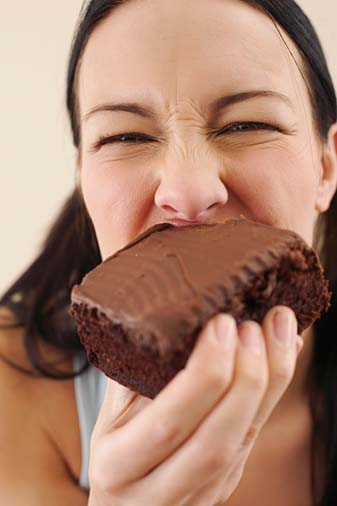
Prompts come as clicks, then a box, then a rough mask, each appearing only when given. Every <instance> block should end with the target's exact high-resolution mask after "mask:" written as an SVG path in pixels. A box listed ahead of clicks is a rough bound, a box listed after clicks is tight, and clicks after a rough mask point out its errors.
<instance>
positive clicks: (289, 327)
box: [273, 310, 294, 348]
mask: <svg viewBox="0 0 337 506" xmlns="http://www.w3.org/2000/svg"><path fill="white" fill-rule="evenodd" d="M273 323H274V335H275V337H276V339H277V340H278V341H279V342H282V343H284V344H285V346H286V347H287V348H290V346H291V343H292V338H293V329H294V327H293V315H292V313H290V312H289V311H281V310H278V311H276V313H275V314H274V318H273Z"/></svg>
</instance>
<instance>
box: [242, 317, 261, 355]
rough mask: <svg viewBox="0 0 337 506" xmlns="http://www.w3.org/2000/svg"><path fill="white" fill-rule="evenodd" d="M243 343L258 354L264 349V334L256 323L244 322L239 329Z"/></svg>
mask: <svg viewBox="0 0 337 506" xmlns="http://www.w3.org/2000/svg"><path fill="white" fill-rule="evenodd" d="M239 336H240V340H241V342H242V344H243V345H244V346H245V348H247V349H248V350H250V351H252V352H253V353H255V354H256V355H261V354H262V350H263V343H262V336H261V333H260V331H259V329H258V328H257V327H256V326H255V325H246V324H244V323H243V324H242V325H241V327H240V330H239Z"/></svg>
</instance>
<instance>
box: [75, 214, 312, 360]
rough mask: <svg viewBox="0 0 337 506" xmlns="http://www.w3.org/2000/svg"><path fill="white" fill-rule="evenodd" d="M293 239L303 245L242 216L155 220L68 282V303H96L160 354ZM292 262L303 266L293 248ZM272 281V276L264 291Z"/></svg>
mask: <svg viewBox="0 0 337 506" xmlns="http://www.w3.org/2000/svg"><path fill="white" fill-rule="evenodd" d="M294 244H295V245H296V247H297V249H298V247H299V246H300V249H302V250H305V249H306V248H309V247H308V246H307V245H306V244H305V242H304V241H303V239H302V238H301V237H300V236H299V235H298V234H296V233H295V232H292V231H289V230H283V229H276V228H274V227H271V226H269V225H264V224H260V223H256V222H253V221H250V220H246V219H239V220H228V221H226V222H225V223H222V224H214V225H192V226H187V227H179V228H177V227H174V226H173V225H171V224H167V223H164V224H160V225H155V226H153V227H151V228H150V229H149V230H147V231H146V232H144V233H143V234H141V235H140V236H138V237H137V238H136V239H135V240H134V241H132V242H131V243H129V244H128V245H126V246H125V247H124V248H122V249H120V250H119V251H117V252H116V253H114V254H113V255H111V256H110V257H109V258H107V259H106V260H105V261H104V262H103V263H102V264H101V265H99V266H98V267H97V268H96V269H94V270H93V271H91V272H90V273H89V274H87V275H86V276H85V277H84V279H83V281H82V283H81V285H76V286H75V287H74V288H73V292H72V301H73V302H74V303H82V302H84V303H86V304H88V306H89V307H96V308H97V309H98V311H101V312H103V313H104V314H105V315H107V316H108V318H110V319H111V320H113V321H114V322H116V323H120V324H121V325H122V326H123V328H125V329H127V331H128V333H129V336H130V337H131V339H132V336H134V339H135V340H136V339H137V332H138V331H139V330H140V329H141V334H142V339H144V340H145V341H148V342H150V341H151V339H152V338H153V336H156V343H157V346H158V349H159V352H160V354H165V353H166V352H167V350H168V349H169V347H170V346H171V345H172V341H173V340H174V341H175V344H176V346H177V343H178V342H179V339H180V337H181V336H180V333H181V332H183V333H184V334H185V335H186V333H188V332H189V331H191V332H192V331H193V330H194V329H195V328H196V327H198V325H199V324H200V323H201V322H202V321H204V320H205V318H206V317H207V316H209V314H210V313H211V312H213V313H214V311H215V310H216V308H217V307H221V306H222V307H224V306H227V307H228V304H232V305H233V306H234V305H235V306H236V307H238V306H240V304H241V305H242V302H241V301H240V300H239V299H237V300H234V299H233V300H231V301H228V300H227V301H226V297H227V298H228V296H229V295H228V294H231V296H232V294H233V293H235V287H237V286H238V285H240V284H242V285H247V283H249V280H250V279H251V278H252V277H253V276H254V274H255V273H256V272H261V271H263V270H265V269H268V268H269V267H270V268H271V269H272V267H273V266H274V265H275V259H279V258H280V257H282V255H283V254H284V255H285V256H288V257H289V247H290V248H294ZM290 254H291V253H290ZM296 268H297V269H299V270H301V269H302V270H305V269H307V268H308V267H307V263H306V258H305V256H304V255H303V254H301V253H300V254H299V252H298V251H297V252H296ZM320 268H321V267H320ZM224 279H225V280H226V286H227V288H226V287H224ZM269 281H270V280H269ZM275 283H276V278H275V279H274V280H273V279H272V280H271V281H270V282H269V285H268V290H270V291H272V289H273V286H275ZM180 328H181V331H180ZM138 337H139V335H138Z"/></svg>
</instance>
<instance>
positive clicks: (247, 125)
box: [219, 121, 282, 134]
mask: <svg viewBox="0 0 337 506" xmlns="http://www.w3.org/2000/svg"><path fill="white" fill-rule="evenodd" d="M247 130H277V131H278V132H282V129H281V128H279V127H277V126H274V125H270V124H269V123H260V122H255V121H242V122H236V123H232V124H231V125H228V126H226V127H225V128H223V129H222V130H220V132H219V134H226V133H233V132H234V133H235V132H245V131H247Z"/></svg>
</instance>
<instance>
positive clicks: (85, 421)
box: [73, 353, 107, 490]
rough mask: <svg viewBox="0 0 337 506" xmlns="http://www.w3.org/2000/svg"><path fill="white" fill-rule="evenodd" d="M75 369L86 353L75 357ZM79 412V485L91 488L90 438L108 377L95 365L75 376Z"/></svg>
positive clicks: (81, 362)
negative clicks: (80, 456) (80, 458)
mask: <svg viewBox="0 0 337 506" xmlns="http://www.w3.org/2000/svg"><path fill="white" fill-rule="evenodd" d="M73 363H74V371H78V370H79V369H80V368H81V367H82V366H83V365H84V363H85V355H84V354H83V353H79V354H77V355H75V357H74V361H73ZM74 383H75V397H76V404H77V413H78V419H79V424H80V431H81V448H82V464H81V475H80V481H79V486H80V487H82V488H84V489H86V490H89V475H88V470H89V453H90V438H91V433H92V431H93V429H94V426H95V423H96V420H97V417H98V414H99V412H100V409H101V406H102V402H103V399H104V394H105V388H106V384H107V377H106V376H105V374H103V373H102V372H101V371H99V370H98V369H96V368H95V367H92V366H90V367H89V368H88V369H87V370H86V371H85V372H84V373H82V374H80V375H79V376H76V378H74Z"/></svg>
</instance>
